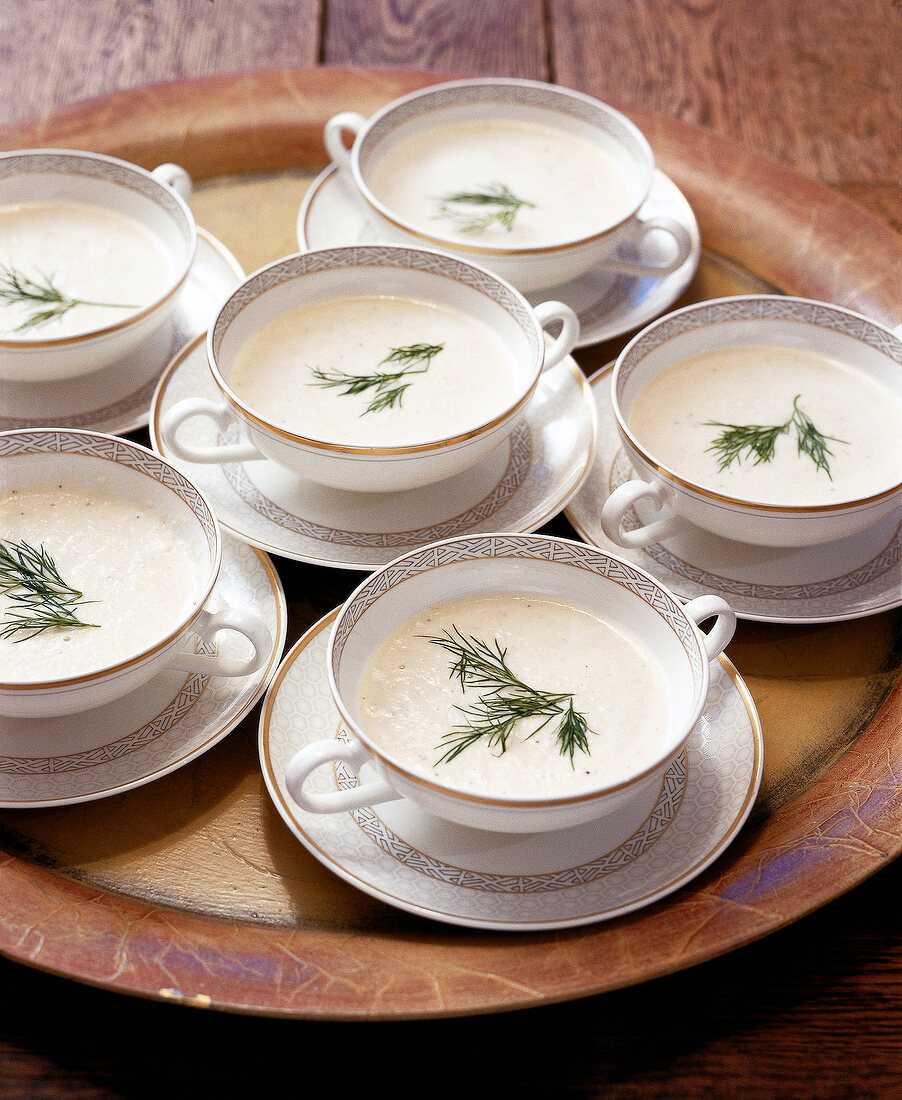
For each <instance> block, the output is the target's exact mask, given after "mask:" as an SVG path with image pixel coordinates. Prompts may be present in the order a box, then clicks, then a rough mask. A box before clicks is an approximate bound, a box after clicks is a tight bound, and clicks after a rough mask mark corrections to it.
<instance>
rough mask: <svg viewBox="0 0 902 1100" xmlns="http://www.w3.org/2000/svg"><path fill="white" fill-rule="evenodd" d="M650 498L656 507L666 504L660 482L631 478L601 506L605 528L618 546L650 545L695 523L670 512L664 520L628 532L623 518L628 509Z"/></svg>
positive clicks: (603, 527) (602, 521) (640, 546)
mask: <svg viewBox="0 0 902 1100" xmlns="http://www.w3.org/2000/svg"><path fill="white" fill-rule="evenodd" d="M643 499H647V500H649V501H650V503H651V506H652V507H653V508H654V509H656V510H657V509H659V508H662V507H663V506H664V503H665V502H664V500H663V498H662V496H661V491H660V489H659V488H658V486H657V485H651V484H649V482H647V481H627V482H624V484H623V485H618V486H617V488H616V489H615V490H614V491H613V492H612V493H611V495H610V496H609V497H608V499H607V500H606V501H605V502H604V505H603V506H602V509H601V529H602V531H604V533H605V534H606V535H607V536H608V538H609V539H610V540H611V542H616V543H617V545H618V546H625V547H627V548H628V549H630V550H638V549H641V548H642V547H643V546H650V545H651V544H652V543H653V542H660V541H661V539H666V538H670V536H671V535H678V534H679V533H680V532H681V531H687V530H689V528H690V527H691V526H692V525H691V523H690V522H689V520H687V519H686V518H685V517H684V516H678V515H677V514H676V513H674V512H670V513H669V514H668V515H666V516H665V517H664V518H662V519H658V520H655V521H654V522H652V523H646V524H643V525H642V526H641V527H636V528H634V529H633V530H631V531H624V530H623V529H622V527H621V524H622V522H623V517H624V516H625V515H626V513H627V511H628V510H629V509H630V508H631V507H632V506H633V505H634V504H635V503H636V502H637V501H639V500H643Z"/></svg>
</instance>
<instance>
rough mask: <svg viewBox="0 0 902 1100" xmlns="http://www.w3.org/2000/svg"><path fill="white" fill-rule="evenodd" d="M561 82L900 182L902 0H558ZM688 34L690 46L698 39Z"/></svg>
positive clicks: (812, 168) (843, 176)
mask: <svg viewBox="0 0 902 1100" xmlns="http://www.w3.org/2000/svg"><path fill="white" fill-rule="evenodd" d="M549 6H550V11H551V24H552V27H553V34H552V41H551V56H552V61H553V79H555V80H556V81H557V82H558V83H561V84H566V85H570V86H572V87H576V88H580V89H581V90H582V91H585V92H589V93H591V94H592V95H596V96H598V97H599V98H600V99H604V100H609V101H614V102H617V103H620V104H623V105H636V106H642V107H643V108H644V109H646V110H650V111H656V112H658V113H660V114H663V115H665V116H667V117H670V118H677V119H680V120H682V121H684V122H692V123H695V124H696V125H698V126H704V127H706V128H708V129H711V130H714V131H715V132H717V133H718V134H720V135H722V136H724V137H732V138H735V139H736V140H738V141H740V142H742V143H743V144H745V145H747V146H748V147H749V148H751V149H754V150H756V151H757V152H759V153H764V154H766V155H768V156H771V157H774V158H775V159H777V160H781V161H783V162H784V163H786V164H789V165H792V166H793V167H795V168H796V169H798V170H799V171H802V172H804V173H806V174H807V175H811V176H814V177H816V178H818V179H820V180H821V181H823V182H825V183H836V182H837V181H840V180H843V181H857V182H865V181H872V182H877V181H885V182H892V183H893V184H895V186H896V188H897V191H896V201H897V202H898V201H899V198H900V195H902V192H900V191H899V190H898V187H899V184H900V181H902V96H900V95H899V42H900V36H902V5H900V4H899V3H897V2H896V0H869V2H868V3H867V4H862V3H860V0H830V2H829V3H802V4H799V3H795V4H787V3H785V0H729V2H728V3H709V2H702V0H683V2H680V3H662V2H660V0H630V3H629V4H623V3H621V2H620V0H549ZM687 43H692V47H691V48H689V49H687V48H686V47H687Z"/></svg>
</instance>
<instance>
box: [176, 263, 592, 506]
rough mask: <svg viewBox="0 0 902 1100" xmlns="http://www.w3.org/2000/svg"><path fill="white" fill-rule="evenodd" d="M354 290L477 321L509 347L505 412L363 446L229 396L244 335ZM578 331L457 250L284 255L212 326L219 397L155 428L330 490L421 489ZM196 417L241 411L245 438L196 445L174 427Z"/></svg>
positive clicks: (511, 412) (483, 438) (215, 455)
mask: <svg viewBox="0 0 902 1100" xmlns="http://www.w3.org/2000/svg"><path fill="white" fill-rule="evenodd" d="M349 294H351V295H374V296H380V295H386V296H401V297H410V298H413V299H417V300H420V301H423V302H426V303H429V304H430V305H436V306H440V307H444V308H448V309H451V310H457V311H460V312H462V313H464V314H471V315H472V317H473V318H474V319H478V320H480V321H482V322H484V323H485V324H486V325H488V326H489V328H490V329H491V330H492V332H493V334H494V336H495V337H497V338H500V340H501V341H502V343H503V345H504V347H505V350H506V351H507V352H508V355H509V365H510V368H511V369H512V371H513V398H512V399H510V400H509V402H508V404H506V406H505V407H503V408H502V410H501V411H500V412H493V413H492V414H491V415H489V416H488V418H487V419H483V420H481V421H478V422H476V423H474V424H472V426H471V427H469V428H467V429H465V430H457V431H456V432H455V433H454V434H452V435H447V436H437V437H433V438H428V439H426V440H423V441H422V442H416V443H410V444H404V445H393V444H391V443H389V444H385V445H366V446H364V445H359V446H358V445H353V444H350V443H347V442H341V441H340V440H337V439H334V440H330V439H317V438H313V437H305V436H303V435H300V434H298V433H296V432H294V431H291V430H289V429H288V428H287V427H285V426H283V425H280V424H277V423H275V422H273V421H271V420H268V419H266V417H264V416H263V415H261V414H260V413H259V412H257V411H256V410H255V409H254V408H252V407H250V406H249V405H248V404H247V403H246V402H245V401H243V400H242V399H241V398H240V397H239V396H238V395H237V394H236V393H235V391H234V390H233V389H232V387H231V385H230V380H231V375H232V371H233V368H234V367H235V363H236V361H237V358H238V355H239V353H240V352H241V350H242V348H243V347H244V345H245V344H246V343H247V341H248V340H249V339H250V338H251V337H253V336H254V335H255V334H256V333H258V332H259V331H260V330H261V329H262V328H263V327H264V326H266V325H267V324H268V323H269V322H271V321H273V320H274V319H277V318H279V317H281V316H283V315H284V314H285V313H286V312H288V311H290V310H292V309H294V308H295V307H298V306H301V305H308V304H311V303H319V302H324V301H325V302H328V301H329V300H330V299H333V298H335V297H339V296H345V295H349ZM554 322H560V325H561V331H560V332H559V334H558V335H556V336H555V337H554V339H553V340H552V342H551V344H550V345H549V344H548V342H547V341H546V339H545V335H544V331H543V330H544V328H545V327H546V326H547V325H549V324H552V323H554ZM578 335H579V322H578V321H577V320H576V316H575V315H574V313H573V311H572V310H571V309H570V308H569V307H568V306H566V305H563V304H562V303H560V302H544V303H542V304H541V305H539V306H536V307H535V308H533V307H531V306H530V305H529V303H528V302H527V301H526V299H525V298H523V296H522V295H521V294H519V293H518V292H517V291H516V290H514V288H513V287H511V286H509V285H507V284H506V283H504V282H502V281H501V280H500V279H497V278H495V277H494V276H492V275H490V274H489V273H488V272H485V271H482V270H481V269H480V268H477V267H474V266H473V265H472V264H468V263H464V262H462V261H459V260H456V259H455V258H454V257H452V256H447V255H442V254H440V253H436V252H429V251H426V250H425V249H415V248H401V247H396V246H390V245H359V246H349V247H346V248H335V249H324V250H322V251H320V252H305V253H300V254H297V255H294V256H287V257H285V258H284V259H282V260H278V261H276V262H275V263H273V264H270V265H268V266H266V267H263V268H261V269H260V270H259V271H257V272H255V273H254V274H253V275H251V276H249V277H248V278H247V279H246V280H245V282H244V283H242V284H241V286H239V287H238V289H237V290H236V291H235V292H234V294H232V295H231V296H230V297H229V298H228V299H227V300H226V301H225V303H224V304H223V306H222V308H221V309H220V311H219V313H218V315H217V317H216V320H215V321H214V322H213V324H212V325H211V327H210V330H209V333H208V335H207V358H208V361H209V367H210V372H211V374H212V376H213V380H214V382H215V383H216V386H217V388H218V390H219V391H220V398H219V401H217V402H210V401H207V400H204V399H200V398H196V399H194V400H193V401H190V400H189V401H185V402H183V403H182V404H181V405H179V406H177V407H175V408H173V409H170V410H168V412H167V413H166V415H165V416H164V418H163V419H162V420H161V422H160V436H161V438H162V440H163V442H164V444H165V445H166V446H167V448H168V449H169V450H170V451H171V452H172V453H174V454H175V455H177V456H178V457H179V458H182V459H184V460H186V461H189V462H196V463H209V464H214V465H215V464H222V463H225V462H233V461H236V460H237V461H247V460H253V459H256V458H259V457H265V458H268V459H270V460H272V461H274V462H276V463H278V464H279V465H280V466H283V467H285V468H286V469H288V470H292V471H293V472H295V473H299V474H301V475H302V476H303V477H306V478H308V479H310V480H311V481H316V482H318V483H320V484H322V485H328V486H330V487H332V488H338V489H350V490H353V491H355V492H374V493H385V492H397V491H400V490H406V489H413V488H419V487H421V486H423V485H430V484H433V483H435V482H436V481H441V480H443V479H444V478H447V477H451V476H452V475H454V474H457V473H460V472H461V471H463V470H466V469H469V468H470V467H472V466H474V465H476V463H477V462H479V461H480V460H481V459H482V458H484V457H485V456H486V455H488V454H490V453H491V451H493V450H494V449H495V448H496V447H497V446H498V445H499V444H501V443H503V442H504V440H505V439H506V438H507V437H508V436H509V435H510V433H511V432H512V431H513V429H514V427H515V426H516V424H517V423H518V422H519V421H520V420H521V419H522V414H523V410H524V408H525V406H526V404H527V403H528V401H529V399H530V397H531V396H532V393H533V391H534V390H535V387H536V385H537V384H538V381H539V377H540V376H541V375H542V373H543V372H547V371H550V370H553V369H554V367H555V366H556V365H557V364H559V363H560V362H561V361H562V360H563V359H564V358H566V356H567V355H568V354H569V353H570V351H571V350H572V349H573V346H574V345H575V343H576V340H577V337H578ZM338 399H339V398H336V400H338ZM198 417H203V418H205V419H209V420H212V421H213V422H214V423H215V424H217V425H218V426H219V427H221V428H222V427H225V426H226V425H227V424H228V423H230V422H231V421H232V420H234V419H237V420H238V421H239V422H240V424H241V427H242V429H243V432H244V437H245V438H244V439H243V440H241V441H240V442H237V443H231V444H228V445H225V444H220V445H217V446H213V447H207V448H197V447H193V446H191V445H190V444H188V443H187V442H185V441H184V437H183V436H182V435H181V434H180V433H181V432H182V430H183V429H184V426H185V424H186V423H187V422H189V421H190V420H192V419H196V418H198Z"/></svg>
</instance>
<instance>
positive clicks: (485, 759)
mask: <svg viewBox="0 0 902 1100" xmlns="http://www.w3.org/2000/svg"><path fill="white" fill-rule="evenodd" d="M458 631H459V632H460V635H463V636H464V638H466V639H470V640H472V639H477V640H478V641H481V642H483V643H485V645H487V646H489V647H490V648H493V647H494V646H495V645H496V643H497V645H498V646H500V648H501V650H503V651H506V653H505V662H506V664H507V666H508V668H509V669H510V671H511V672H512V673H513V674H514V675H515V676H516V677H517V678H518V679H519V680H520V681H522V682H523V683H525V684H526V685H528V686H529V687H530V688H533V689H534V690H535V691H538V692H542V693H546V694H547V693H551V694H572V697H573V700H572V701H573V707H574V709H575V710H576V711H577V712H578V713H580V714H582V715H583V716H584V718H585V720H586V722H587V724H588V729H589V731H590V732H588V733H587V734H586V737H587V744H588V749H589V751H588V752H585V751H582V750H581V749H579V748H577V749H576V751H575V752H574V754H573V763H572V765H571V760H570V756H569V754H568V753H567V752H564V753H562V751H561V747H560V745H559V744H558V742H557V731H558V728H559V726H560V719H559V718H558V717H553V718H552V721H550V722H549V723H548V725H546V726H545V728H544V729H541V730H540V731H539V732H537V733H535V734H534V736H532V737H530V736H529V734H530V733H531V732H532V731H534V730H535V729H536V728H537V726H538V725H539V724H540V723H541V721H542V719H541V718H536V717H529V718H522V719H521V720H520V721H519V722H518V724H517V725H516V727H515V728H514V730H513V732H512V734H511V736H510V737H509V738H508V741H507V746H506V748H505V750H504V751H501V749H500V747H499V746H498V745H494V746H493V745H490V744H489V738H488V737H486V736H483V737H481V738H479V739H478V740H476V741H474V742H473V743H471V744H469V745H467V747H466V748H464V749H462V751H460V753H459V754H458V755H457V756H455V757H454V759H450V760H442V761H441V762H439V761H440V758H441V757H442V756H443V755H444V754H445V753H446V752H447V751H448V749H449V747H451V746H452V745H453V743H454V741H453V738H454V736H455V733H454V731H455V730H464V731H466V729H467V723H468V716H467V715H466V714H464V713H462V711H461V710H460V709H459V708H472V707H474V706H478V704H479V700H480V698H481V697H483V696H487V693H488V690H489V689H488V688H486V687H485V686H479V685H477V684H474V683H470V682H466V683H465V690H464V689H462V687H461V683H460V680H459V678H458V677H457V676H456V675H455V674H454V673H453V672H452V669H453V666H454V663H455V660H456V657H455V655H454V654H453V653H452V652H449V651H448V650H446V649H444V648H442V647H441V646H439V645H436V644H435V643H433V642H431V641H430V640H429V639H430V638H434V637H443V636H446V635H450V636H452V637H453V638H458V637H459V635H458V634H457V632H458ZM562 706H566V703H562ZM358 711H359V715H360V723H361V726H362V728H363V729H365V730H366V732H367V734H368V735H369V736H370V737H371V738H372V740H373V742H374V743H375V744H377V745H378V746H379V747H381V748H382V749H384V750H385V752H386V754H388V755H390V756H391V757H392V758H393V759H394V760H396V761H398V762H399V763H400V764H401V765H402V766H404V767H406V768H408V769H410V770H411V771H413V772H416V773H418V774H419V775H421V776H424V777H426V778H429V779H436V780H438V781H439V782H441V783H443V784H447V785H449V786H452V787H455V788H460V789H463V790H465V791H468V792H473V793H478V794H483V795H489V796H494V797H523V798H535V797H540V796H558V795H567V794H572V793H576V792H580V791H585V790H588V789H591V788H596V787H599V786H602V785H605V784H608V783H615V782H617V781H618V780H621V779H623V778H625V777H627V776H629V775H632V774H634V773H636V772H641V771H642V770H643V769H644V768H646V767H648V766H649V765H650V764H651V763H652V762H653V761H654V759H655V758H656V757H657V755H658V754H659V752H660V751H661V748H662V746H663V744H664V739H665V736H666V733H667V722H668V689H667V685H666V682H665V679H664V674H663V671H662V670H661V669H660V666H659V664H658V662H657V660H656V658H655V657H654V656H653V655H652V654H651V653H650V651H649V650H648V648H647V646H646V645H645V644H644V643H643V642H642V641H641V640H640V639H638V638H636V637H634V636H632V635H628V634H626V633H624V632H622V631H621V630H620V629H619V628H618V627H615V626H612V625H610V624H608V623H605V622H604V621H602V620H601V619H600V618H598V617H597V616H595V615H594V614H591V613H589V612H587V611H583V610H581V609H579V608H577V607H573V606H571V605H570V604H567V603H563V602H560V601H557V600H554V599H549V598H545V597H540V596H539V597H537V596H532V595H521V596H512V595H506V594H505V595H502V594H498V595H487V596H476V597H466V598H461V599H459V600H453V601H450V602H448V603H443V604H440V605H438V606H436V607H435V608H433V609H431V610H429V611H426V612H424V613H423V614H421V615H418V616H417V617H416V618H415V619H413V620H411V621H410V622H408V623H406V624H405V625H404V626H402V627H401V628H400V629H399V630H397V631H396V632H395V633H394V634H393V635H391V636H390V637H389V638H387V639H386V640H385V641H384V642H383V643H382V644H381V645H380V646H379V648H378V649H377V650H376V651H375V653H374V654H373V656H372V658H371V659H370V661H369V663H368V665H367V667H366V670H365V672H364V675H363V679H362V682H361V687H360V694H359V700H358ZM474 721H477V722H478V719H474Z"/></svg>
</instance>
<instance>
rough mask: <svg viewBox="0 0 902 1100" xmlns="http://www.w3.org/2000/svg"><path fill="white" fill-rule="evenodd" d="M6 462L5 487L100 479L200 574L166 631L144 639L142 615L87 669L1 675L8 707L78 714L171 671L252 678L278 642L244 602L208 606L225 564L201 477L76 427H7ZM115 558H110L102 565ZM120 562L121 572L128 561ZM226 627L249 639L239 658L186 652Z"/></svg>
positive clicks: (0, 447) (21, 714)
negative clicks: (194, 640) (145, 515)
mask: <svg viewBox="0 0 902 1100" xmlns="http://www.w3.org/2000/svg"><path fill="white" fill-rule="evenodd" d="M0 459H2V463H3V474H4V479H3V488H4V490H5V491H6V492H15V491H23V490H29V489H32V488H37V489H40V490H45V489H46V486H47V485H48V484H53V485H56V484H59V486H60V489H61V490H63V491H66V492H73V493H79V492H89V493H90V492H93V491H96V487H97V486H98V485H100V486H102V491H103V493H105V494H107V495H109V496H111V497H114V498H116V499H117V500H118V501H123V502H129V503H133V504H134V505H136V506H137V507H138V508H140V509H146V510H147V511H148V512H149V514H150V516H151V517H152V519H153V523H154V524H155V526H154V528H153V531H152V535H153V536H156V534H157V532H158V531H160V530H164V529H165V530H166V532H167V538H168V539H169V540H171V541H172V542H173V543H175V544H176V545H177V547H178V556H179V557H180V558H183V559H184V560H186V561H190V563H191V569H192V572H193V576H192V577H191V581H190V585H189V586H186V595H185V601H184V603H180V604H178V605H177V606H176V608H175V609H174V610H173V611H172V612H171V614H170V616H169V618H168V619H165V618H164V619H161V620H160V626H159V627H158V629H159V631H161V632H162V631H164V627H163V624H164V623H165V624H166V625H165V632H162V633H154V632H148V633H147V634H145V635H144V636H141V634H140V631H141V623H140V620H134V622H133V624H132V626H130V631H131V633H129V634H128V635H127V636H126V637H125V639H118V640H117V643H116V645H115V647H114V648H113V649H112V651H111V652H110V653H109V654H105V655H104V657H103V658H102V659H100V658H95V660H94V661H93V663H86V664H85V665H84V666H81V665H80V666H79V668H78V671H71V672H69V674H68V675H65V676H63V675H59V674H57V675H56V676H54V677H53V678H50V677H46V678H44V679H38V678H36V677H34V676H33V675H31V673H32V668H31V666H26V667H28V670H29V675H28V676H27V677H26V678H23V679H18V680H13V679H3V680H0V713H2V714H6V715H10V716H13V717H18V718H49V717H56V716H59V715H72V714H76V713H78V712H80V711H83V710H88V709H93V708H96V707H98V706H103V705H104V704H106V703H110V702H113V701H114V700H115V699H118V698H121V697H122V696H123V695H127V694H128V693H130V692H132V691H135V690H136V689H137V688H139V687H140V686H141V685H142V684H143V683H146V682H147V681H148V680H150V679H152V678H153V677H154V676H155V675H156V674H157V673H158V672H161V671H162V670H163V669H164V668H172V669H180V670H184V671H193V672H201V673H205V674H206V675H212V676H224V677H229V678H232V677H243V676H248V675H250V674H251V673H253V672H254V671H255V670H256V669H257V668H259V667H260V666H261V664H262V663H263V662H264V661H265V658H266V652H267V650H268V648H269V646H270V645H271V639H270V637H269V634H268V631H267V629H266V626H265V624H264V623H263V622H262V620H261V619H260V617H259V615H258V614H257V613H256V611H254V610H253V609H252V608H250V607H244V608H242V607H239V606H235V607H227V608H220V609H218V610H217V611H216V612H215V613H214V612H212V611H211V610H210V608H209V606H208V601H209V599H210V596H211V594H212V592H213V588H214V586H215V584H216V579H217V577H218V575H219V570H220V566H221V557H222V535H221V532H220V528H219V524H218V523H217V521H216V517H215V515H214V514H213V512H212V510H211V508H210V506H209V504H208V503H207V501H206V500H205V499H204V497H203V496H202V495H201V494H200V493H199V492H198V490H197V488H196V487H195V486H194V485H193V483H192V482H190V481H189V480H188V479H187V478H186V477H184V475H182V474H181V473H179V472H178V471H177V470H176V469H175V468H174V467H172V466H170V464H169V463H168V462H166V461H165V459H161V458H160V457H159V455H156V454H154V453H153V452H152V451H149V450H147V449H146V448H145V447H141V446H139V445H138V444H137V443H132V442H130V441H128V440H125V439H120V438H118V437H116V436H109V435H100V434H98V433H93V432H78V431H74V430H71V429H66V430H64V429H50V430H23V431H19V432H5V433H3V434H2V435H0ZM164 524H165V528H164ZM48 549H49V550H50V552H51V556H52V549H50V548H48ZM108 564H109V561H108V559H107V560H106V561H104V562H103V567H107V566H108ZM115 568H116V569H117V570H118V571H120V573H121V572H122V564H121V562H118V563H117V564H116V566H115ZM112 621H114V620H111V622H112ZM128 621H129V622H130V623H132V619H130V620H128ZM223 632H234V633H236V634H240V635H241V636H242V637H243V639H244V642H245V648H244V651H243V653H242V656H241V657H240V658H226V657H224V656H220V655H218V654H211V653H209V652H203V651H200V650H198V651H197V652H194V653H191V652H187V651H186V650H185V648H184V647H185V643H186V641H187V640H188V639H189V638H190V637H191V636H192V635H193V634H199V635H201V637H202V638H204V639H205V640H206V641H207V642H208V643H209V645H213V642H214V639H215V638H217V637H218V636H219V635H220V634H221V633H223ZM133 635H136V636H133ZM126 643H127V646H126ZM248 643H249V644H250V647H251V652H250V653H249V652H248V649H247V644H248ZM22 644H27V642H23V643H22ZM208 648H209V646H208ZM214 648H215V647H214ZM70 667H71V665H70ZM36 671H39V670H36Z"/></svg>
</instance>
